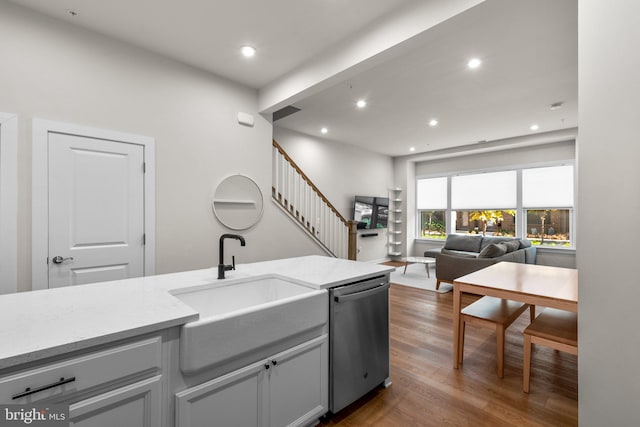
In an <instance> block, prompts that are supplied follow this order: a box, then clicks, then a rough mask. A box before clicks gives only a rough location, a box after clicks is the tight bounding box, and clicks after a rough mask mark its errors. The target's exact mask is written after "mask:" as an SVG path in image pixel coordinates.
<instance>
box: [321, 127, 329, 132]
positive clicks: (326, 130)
mask: <svg viewBox="0 0 640 427" xmlns="http://www.w3.org/2000/svg"><path fill="white" fill-rule="evenodd" d="M320 132H322V133H327V132H329V129H327V128H322V129H320Z"/></svg>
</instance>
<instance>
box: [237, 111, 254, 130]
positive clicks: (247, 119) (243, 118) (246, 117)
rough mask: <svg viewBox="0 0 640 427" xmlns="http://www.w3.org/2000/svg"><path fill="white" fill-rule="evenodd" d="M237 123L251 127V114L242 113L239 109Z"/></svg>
mask: <svg viewBox="0 0 640 427" xmlns="http://www.w3.org/2000/svg"><path fill="white" fill-rule="evenodd" d="M238 123H240V124H241V125H245V126H249V127H253V116H252V115H251V114H249V113H243V112H242V111H240V112H239V113H238Z"/></svg>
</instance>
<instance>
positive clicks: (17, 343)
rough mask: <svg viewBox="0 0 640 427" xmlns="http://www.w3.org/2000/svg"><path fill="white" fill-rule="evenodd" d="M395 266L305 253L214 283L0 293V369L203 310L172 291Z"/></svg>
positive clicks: (208, 272)
mask: <svg viewBox="0 0 640 427" xmlns="http://www.w3.org/2000/svg"><path fill="white" fill-rule="evenodd" d="M393 269H394V268H393V267H389V266H384V265H378V264H371V263H365V262H356V261H347V260H343V259H337V258H331V257H324V256H307V257H299V258H287V259H281V260H274V261H264V262H258V263H252V264H240V265H236V270H235V271H228V272H226V274H225V276H226V280H225V281H218V280H217V273H218V272H217V267H213V268H208V269H203V270H194V271H186V272H181V273H172V274H164V275H158V276H147V277H140V278H135V279H127V280H117V281H112V282H102V283H94V284H89V285H82V286H70V287H64V288H57V289H47V290H41V291H32V292H20V293H15V294H8V295H0V343H1V345H0V370H2V369H5V368H9V367H12V366H16V365H20V364H23V363H27V362H32V361H36V360H40V359H44V358H47V357H51V356H56V355H60V354H64V353H68V352H71V351H75V350H80V349H84V348H88V347H92V346H95V345H99V344H105V343H109V342H113V341H116V340H120V339H124V338H129V337H133V336H136V335H141V334H145V333H149V332H154V331H159V330H162V329H166V328H170V327H174V326H179V325H182V324H184V323H187V322H190V321H194V320H197V319H198V317H199V316H198V312H197V311H195V310H193V309H192V308H191V307H189V306H187V305H186V304H184V303H182V302H181V301H180V300H178V299H177V298H175V297H173V296H172V295H171V294H170V293H169V291H171V290H176V289H180V288H184V287H191V286H198V285H205V284H210V283H219V284H220V285H225V284H228V283H229V282H233V281H235V280H237V279H241V278H243V277H253V276H260V275H266V274H274V275H278V276H282V277H286V278H289V279H292V280H294V281H296V282H299V283H300V284H303V285H306V286H309V287H310V288H314V289H326V288H331V287H335V286H340V285H343V284H346V283H349V282H353V281H357V280H360V279H364V278H368V277H372V276H376V275H379V274H387V273H389V272H390V271H393Z"/></svg>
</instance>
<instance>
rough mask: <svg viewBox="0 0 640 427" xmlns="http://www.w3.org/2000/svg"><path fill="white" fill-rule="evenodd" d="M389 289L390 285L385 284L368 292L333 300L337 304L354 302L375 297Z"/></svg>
mask: <svg viewBox="0 0 640 427" xmlns="http://www.w3.org/2000/svg"><path fill="white" fill-rule="evenodd" d="M387 289H389V283H383V284H381V285H379V286H376V287H375V288H371V289H367V290H366V291H361V292H356V293H354V294H347V295H336V296H334V297H333V300H334V301H335V302H337V303H341V302H347V301H352V300H356V299H361V298H366V297H368V296H371V295H375V294H377V293H379V292H384V291H386V290H387Z"/></svg>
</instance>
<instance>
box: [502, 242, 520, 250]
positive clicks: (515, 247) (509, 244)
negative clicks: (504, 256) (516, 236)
mask: <svg viewBox="0 0 640 427" xmlns="http://www.w3.org/2000/svg"><path fill="white" fill-rule="evenodd" d="M502 244H503V245H505V246H506V247H507V253H509V252H513V251H517V250H518V249H520V242H519V241H517V240H509V241H508V242H503V243H502Z"/></svg>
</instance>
